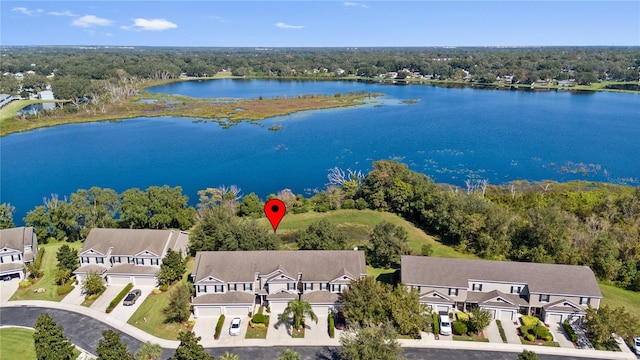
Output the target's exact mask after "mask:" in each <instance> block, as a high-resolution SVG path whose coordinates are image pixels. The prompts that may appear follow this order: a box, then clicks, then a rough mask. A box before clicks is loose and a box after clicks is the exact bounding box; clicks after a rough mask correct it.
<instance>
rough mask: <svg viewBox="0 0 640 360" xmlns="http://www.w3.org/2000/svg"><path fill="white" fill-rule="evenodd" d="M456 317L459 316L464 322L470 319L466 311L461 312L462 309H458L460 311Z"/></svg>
mask: <svg viewBox="0 0 640 360" xmlns="http://www.w3.org/2000/svg"><path fill="white" fill-rule="evenodd" d="M456 318H457V319H458V320H460V321H464V322H466V321H468V320H469V315H467V314H465V313H463V312H461V311H458V312H457V313H456Z"/></svg>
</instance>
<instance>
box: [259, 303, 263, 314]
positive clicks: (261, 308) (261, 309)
mask: <svg viewBox="0 0 640 360" xmlns="http://www.w3.org/2000/svg"><path fill="white" fill-rule="evenodd" d="M263 312H264V306H262V305H260V307H259V308H258V314H260V315H262V313H263Z"/></svg>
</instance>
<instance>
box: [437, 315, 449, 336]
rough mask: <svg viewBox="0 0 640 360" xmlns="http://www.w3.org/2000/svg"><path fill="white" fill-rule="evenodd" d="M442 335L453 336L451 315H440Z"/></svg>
mask: <svg viewBox="0 0 640 360" xmlns="http://www.w3.org/2000/svg"><path fill="white" fill-rule="evenodd" d="M439 318H440V335H451V320H450V319H449V315H447V314H440V315H439Z"/></svg>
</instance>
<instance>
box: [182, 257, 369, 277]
mask: <svg viewBox="0 0 640 360" xmlns="http://www.w3.org/2000/svg"><path fill="white" fill-rule="evenodd" d="M278 267H281V268H282V267H284V268H286V270H287V272H288V273H290V274H291V275H293V276H294V278H296V277H297V276H298V273H302V279H303V280H304V281H328V280H333V279H334V278H335V276H336V274H338V273H342V272H343V271H344V270H346V271H347V272H348V273H349V274H353V275H354V276H356V278H357V277H359V276H360V275H363V276H364V275H366V273H367V269H366V265H365V261H364V252H362V251H354V250H327V251H321V250H298V251H202V252H198V253H197V254H196V262H195V264H194V267H193V276H194V282H197V281H200V280H202V279H204V278H206V277H207V276H210V275H211V276H215V277H216V278H218V279H220V280H223V281H226V282H252V281H254V280H255V274H256V273H260V274H262V275H266V274H268V273H270V272H272V271H273V270H275V269H277V268H278ZM343 269H344V270H343ZM214 274H215V275H214Z"/></svg>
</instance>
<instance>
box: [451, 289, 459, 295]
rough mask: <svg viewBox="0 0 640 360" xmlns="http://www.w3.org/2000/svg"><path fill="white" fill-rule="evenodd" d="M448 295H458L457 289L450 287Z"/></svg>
mask: <svg viewBox="0 0 640 360" xmlns="http://www.w3.org/2000/svg"><path fill="white" fill-rule="evenodd" d="M449 296H458V289H454V288H450V289H449Z"/></svg>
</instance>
